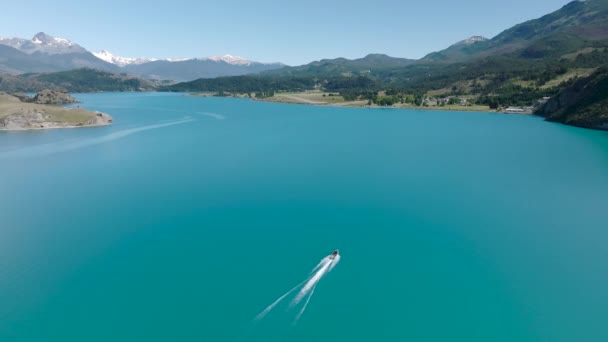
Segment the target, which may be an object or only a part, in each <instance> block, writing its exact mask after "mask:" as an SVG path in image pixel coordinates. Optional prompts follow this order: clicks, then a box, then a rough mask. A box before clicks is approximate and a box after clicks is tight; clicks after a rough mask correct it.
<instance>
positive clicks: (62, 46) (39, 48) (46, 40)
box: [0, 32, 87, 55]
mask: <svg viewBox="0 0 608 342" xmlns="http://www.w3.org/2000/svg"><path fill="white" fill-rule="evenodd" d="M0 44H2V45H8V46H10V47H13V48H15V49H17V50H20V51H22V52H25V53H27V54H33V53H34V52H41V53H47V54H49V55H58V54H66V53H84V52H87V50H85V49H84V48H83V47H81V46H80V45H78V44H76V43H74V42H71V41H69V40H67V39H65V38H58V37H53V36H50V35H48V34H46V33H44V32H39V33H37V34H36V35H35V36H34V37H33V38H32V39H31V40H28V39H22V38H0Z"/></svg>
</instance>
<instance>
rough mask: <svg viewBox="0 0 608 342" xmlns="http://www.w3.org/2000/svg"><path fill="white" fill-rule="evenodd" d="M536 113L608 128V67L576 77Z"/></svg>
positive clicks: (586, 125) (561, 120)
mask: <svg viewBox="0 0 608 342" xmlns="http://www.w3.org/2000/svg"><path fill="white" fill-rule="evenodd" d="M536 114H538V115H541V116H544V117H546V118H547V120H549V121H555V122H561V123H564V124H568V125H573V126H579V127H586V128H595V129H608V69H605V68H604V69H600V70H598V71H596V72H595V73H594V74H593V75H591V76H589V77H586V78H583V79H580V80H577V81H575V82H574V83H573V84H572V85H570V86H568V87H567V88H565V89H564V90H563V91H562V92H560V93H559V94H558V95H556V96H554V97H553V98H551V99H550V100H549V101H548V102H547V103H546V104H545V105H544V106H543V107H542V108H540V109H539V110H538V111H537V113H536Z"/></svg>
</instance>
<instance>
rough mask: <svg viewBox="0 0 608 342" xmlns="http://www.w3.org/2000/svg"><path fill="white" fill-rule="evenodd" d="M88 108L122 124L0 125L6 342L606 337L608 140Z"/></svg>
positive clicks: (168, 102) (149, 102) (271, 112)
mask: <svg viewBox="0 0 608 342" xmlns="http://www.w3.org/2000/svg"><path fill="white" fill-rule="evenodd" d="M76 96H77V98H78V99H79V100H80V101H81V102H82V104H81V106H83V107H85V108H89V109H95V110H100V111H103V112H106V113H109V114H111V115H112V116H113V117H114V121H115V123H114V125H112V126H109V127H97V128H80V129H62V130H48V131H35V132H4V133H0V179H1V187H0V189H1V190H0V341H3V342H4V341H62V342H66V341H227V342H236V341H289V342H292V341H293V342H296V341H332V342H336V341H608V324H607V323H608V220H607V219H608V132H601V131H592V130H585V129H579V128H574V127H568V126H564V125H560V124H554V123H548V122H544V121H543V120H542V119H540V118H538V117H533V116H517V115H502V114H489V113H465V112H439V111H409V110H396V109H395V110H393V109H363V108H331V107H313V106H303V105H286V104H273V103H262V102H254V101H250V100H246V99H232V98H202V97H189V96H184V95H183V94H162V93H101V94H82V95H76ZM336 248H339V249H340V251H341V255H342V259H341V262H340V264H339V265H337V267H336V268H335V269H333V270H332V272H331V273H329V274H327V275H326V276H325V277H324V278H323V279H322V280H321V281H320V282H319V284H318V286H317V288H316V290H315V293H314V296H313V297H312V299H311V300H310V303H309V305H308V308H307V310H306V312H305V313H304V314H303V316H302V318H301V319H300V320H299V322H298V323H297V325H295V326H294V325H292V321H293V319H294V316H295V315H296V314H297V311H298V310H294V309H292V310H287V309H288V307H287V305H279V306H277V308H276V309H275V310H274V311H272V312H271V313H270V314H268V316H266V318H265V319H264V320H261V321H259V322H253V321H252V320H253V318H254V317H255V316H256V315H257V314H258V313H259V312H260V311H262V310H263V309H264V308H265V307H266V306H268V305H269V304H270V303H272V302H273V301H274V300H275V299H277V298H278V297H279V296H281V295H282V294H283V293H285V292H286V291H287V290H289V289H290V288H292V287H293V286H294V285H295V284H297V283H299V282H300V281H302V280H303V279H305V278H306V277H307V276H308V274H309V273H310V271H311V269H312V268H313V267H314V266H315V265H316V264H317V263H318V262H319V260H320V259H321V258H323V257H324V256H326V255H327V254H329V253H331V252H332V251H333V250H334V249H336Z"/></svg>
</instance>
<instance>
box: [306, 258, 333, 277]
mask: <svg viewBox="0 0 608 342" xmlns="http://www.w3.org/2000/svg"><path fill="white" fill-rule="evenodd" d="M329 261H331V259H330V258H329V257H325V258H323V259H321V261H320V262H319V264H318V265H317V266H315V268H313V269H312V271H310V274H313V273H315V271H317V270H318V269H319V268H321V267H323V266H325V264H326V263H328V262H329Z"/></svg>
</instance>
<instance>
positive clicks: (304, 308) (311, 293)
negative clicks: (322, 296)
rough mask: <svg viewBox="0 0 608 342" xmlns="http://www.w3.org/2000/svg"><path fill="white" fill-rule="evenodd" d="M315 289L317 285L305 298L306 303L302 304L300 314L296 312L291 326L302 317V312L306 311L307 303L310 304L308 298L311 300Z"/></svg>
mask: <svg viewBox="0 0 608 342" xmlns="http://www.w3.org/2000/svg"><path fill="white" fill-rule="evenodd" d="M316 288H317V285H315V286H313V288H312V290H310V294H309V295H308V298H306V302H305V303H304V306H303V307H302V310H300V312H298V315H297V316H296V318H295V319H294V320H293V323H292V325H296V323H298V321H299V320H300V317H302V314H304V311H306V307H307V306H308V302H310V298H312V295H313V294H314V293H315V289H316Z"/></svg>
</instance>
